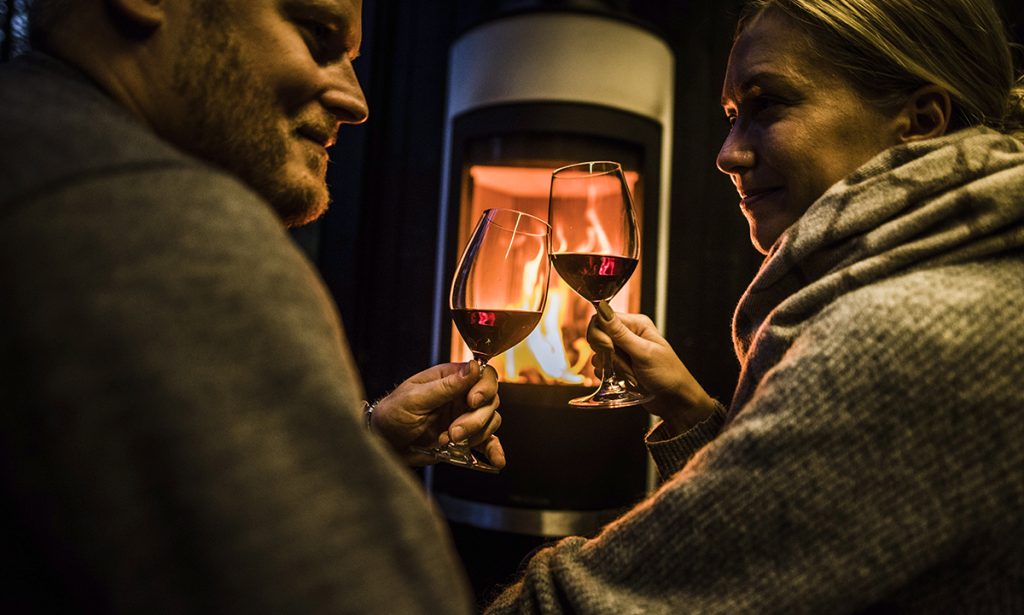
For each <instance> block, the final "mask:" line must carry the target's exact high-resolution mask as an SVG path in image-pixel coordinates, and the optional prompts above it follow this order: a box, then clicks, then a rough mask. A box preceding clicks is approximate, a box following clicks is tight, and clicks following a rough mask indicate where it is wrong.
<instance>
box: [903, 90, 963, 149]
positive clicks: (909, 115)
mask: <svg viewBox="0 0 1024 615" xmlns="http://www.w3.org/2000/svg"><path fill="white" fill-rule="evenodd" d="M900 115H902V116H903V118H902V119H903V122H902V131H901V134H900V141H901V142H902V143H909V142H911V141H921V140H924V139H932V138H935V137H941V136H942V135H944V134H946V130H947V129H949V120H950V118H951V116H952V115H953V101H952V99H951V98H950V96H949V92H948V91H947V90H946V88H943V87H941V86H938V85H934V84H929V85H926V86H923V87H921V88H919V89H918V90H917V91H915V92H914V93H913V94H911V95H910V98H909V99H908V100H907V102H906V104H905V105H904V107H903V110H902V111H901V112H900Z"/></svg>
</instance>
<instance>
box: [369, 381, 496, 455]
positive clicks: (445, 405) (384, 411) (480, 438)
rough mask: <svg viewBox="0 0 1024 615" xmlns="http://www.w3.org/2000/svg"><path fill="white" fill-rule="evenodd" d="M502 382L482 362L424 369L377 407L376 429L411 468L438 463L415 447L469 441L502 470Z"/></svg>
mask: <svg viewBox="0 0 1024 615" xmlns="http://www.w3.org/2000/svg"><path fill="white" fill-rule="evenodd" d="M498 403H499V400H498V378H497V375H496V374H495V372H494V369H493V368H484V369H483V370H481V369H480V365H479V364H478V363H477V362H476V361H469V362H467V363H442V364H440V365H435V366H434V367H431V368H428V369H426V370H423V371H422V372H420V373H418V374H416V375H415V376H412V377H411V378H409V379H408V380H406V381H405V382H403V383H402V384H400V385H399V386H398V388H396V389H395V390H394V391H393V392H392V393H391V394H390V395H388V396H387V397H385V398H383V399H381V400H380V401H379V402H377V406H376V407H375V408H374V411H373V419H372V423H373V424H372V425H371V429H372V430H373V431H374V432H375V433H377V434H379V435H380V436H381V437H383V438H384V439H385V440H387V441H388V443H389V444H391V446H392V448H394V449H395V451H396V452H397V453H398V454H399V456H401V457H402V458H403V459H404V460H405V461H406V463H409V464H410V465H417V466H421V465H427V464H430V463H433V462H434V459H433V458H432V457H430V456H429V455H423V454H418V453H414V452H412V451H410V450H409V447H410V446H420V447H424V448H433V447H434V446H437V445H445V444H447V443H448V441H449V440H453V441H455V442H460V441H463V440H469V444H470V446H472V447H473V448H475V449H477V450H479V451H481V452H483V453H484V455H486V456H487V459H488V460H489V461H490V463H491V464H492V465H494V466H496V467H498V468H503V467H505V451H504V450H503V449H502V447H501V443H500V442H499V441H498V437H497V436H495V435H494V432H495V431H497V429H498V427H499V426H501V415H500V414H498V411H497V410H498Z"/></svg>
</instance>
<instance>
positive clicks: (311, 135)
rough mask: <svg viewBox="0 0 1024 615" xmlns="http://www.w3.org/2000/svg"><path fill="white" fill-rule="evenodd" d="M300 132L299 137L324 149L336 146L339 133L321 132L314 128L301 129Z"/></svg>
mask: <svg viewBox="0 0 1024 615" xmlns="http://www.w3.org/2000/svg"><path fill="white" fill-rule="evenodd" d="M298 132H299V136H301V137H303V138H306V139H309V140H310V141H312V142H313V143H316V144H317V145H319V146H320V147H322V148H324V149H326V148H328V147H330V146H332V145H334V141H335V138H336V136H337V133H335V132H334V131H328V130H319V129H317V128H312V127H305V128H300V129H299V131H298Z"/></svg>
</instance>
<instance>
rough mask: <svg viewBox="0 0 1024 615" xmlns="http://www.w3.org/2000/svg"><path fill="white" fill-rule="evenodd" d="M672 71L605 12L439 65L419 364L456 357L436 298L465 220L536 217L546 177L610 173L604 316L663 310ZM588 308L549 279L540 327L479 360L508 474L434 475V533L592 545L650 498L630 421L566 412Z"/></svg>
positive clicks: (479, 30) (510, 24)
mask: <svg viewBox="0 0 1024 615" xmlns="http://www.w3.org/2000/svg"><path fill="white" fill-rule="evenodd" d="M673 81H674V58H673V55H672V52H671V50H670V49H669V47H668V45H667V44H666V43H665V42H664V41H663V40H662V39H661V38H660V37H659V36H658V35H657V34H655V33H654V32H652V31H651V30H649V29H647V28H646V27H644V26H642V25H640V24H637V23H634V22H632V21H630V20H628V19H625V18H622V17H621V16H618V15H613V14H610V13H607V12H601V11H594V10H580V9H574V8H571V7H558V8H552V7H548V8H545V9H543V10H527V11H522V12H516V13H512V14H506V15H503V16H500V17H499V18H497V19H494V20H491V21H488V22H485V23H483V24H479V25H477V26H476V27H474V28H472V29H470V30H469V31H467V32H465V33H464V34H463V35H462V36H460V37H459V38H458V39H457V40H456V41H455V43H454V44H453V46H452V48H451V52H450V57H449V81H448V90H447V91H448V106H447V117H446V126H445V149H444V154H443V155H444V167H443V168H444V171H443V173H444V175H443V178H442V194H441V201H442V202H441V208H440V211H441V214H440V223H439V224H440V227H439V233H438V236H439V243H438V252H439V254H440V258H439V259H438V263H439V266H438V271H437V275H436V295H435V306H436V311H435V314H434V319H433V331H434V338H433V354H434V357H435V360H437V361H448V360H455V361H464V360H467V359H468V358H469V357H470V355H469V352H468V350H467V349H466V348H465V346H464V345H463V344H462V343H461V340H460V338H459V337H458V334H457V333H453V327H452V326H451V321H450V318H449V311H448V289H449V287H450V284H451V276H452V273H453V271H454V268H455V265H456V261H457V259H458V257H459V254H460V252H461V250H462V248H463V246H464V245H465V243H466V241H467V240H468V237H469V233H470V232H471V231H472V229H473V225H474V224H475V222H476V220H477V219H478V218H479V216H480V213H481V212H482V211H483V210H484V209H487V208H491V207H503V208H513V209H519V210H521V211H524V212H526V213H530V214H532V215H535V216H537V217H540V218H542V219H546V218H547V198H548V189H549V186H550V177H551V172H552V171H553V170H554V169H555V168H558V167H560V166H564V165H566V164H571V163H574V162H579V161H584V160H615V161H618V162H620V163H621V164H622V166H623V169H624V170H625V171H626V175H627V179H628V181H629V183H630V187H631V189H632V191H633V194H634V199H635V205H636V209H637V217H638V219H639V222H640V226H641V232H642V252H641V260H640V266H639V268H638V269H637V271H636V273H635V274H634V275H633V277H632V279H631V280H630V282H629V283H628V284H627V286H626V287H625V288H624V289H623V290H622V291H621V292H620V293H619V294H618V295H617V296H616V298H615V300H614V301H613V302H612V306H613V308H615V309H616V310H619V311H642V312H644V313H646V314H649V315H651V316H652V317H653V318H654V319H655V322H657V323H660V322H662V320H663V317H664V309H665V280H666V277H667V273H668V272H667V238H666V233H667V228H668V216H669V198H668V197H669V188H670V186H669V178H670V168H671V164H670V152H671V149H672V148H671V137H672V108H673V101H672V92H673V88H674V85H673ZM592 314H593V307H592V306H591V305H590V304H589V303H588V302H586V301H585V300H583V299H582V298H580V297H578V296H577V295H575V293H573V292H572V291H571V290H569V288H568V286H566V285H565V284H564V282H562V281H561V280H560V279H559V278H557V275H553V276H552V284H551V286H550V290H549V298H548V306H547V310H546V311H545V314H544V316H543V318H542V322H541V324H540V325H539V326H538V327H537V329H536V330H535V331H534V332H533V334H531V336H530V338H528V339H527V340H526V341H525V342H523V343H522V344H520V345H519V346H517V347H516V348H514V349H512V350H510V351H508V352H507V353H505V354H504V355H502V356H501V357H498V358H495V359H494V360H492V362H491V365H493V366H494V367H495V368H496V369H497V370H498V373H499V379H500V380H501V382H502V383H501V388H500V396H501V400H502V407H501V412H502V415H503V417H504V421H503V424H502V428H501V430H500V432H499V436H500V438H501V440H502V442H503V443H504V446H505V449H506V452H507V455H508V463H509V465H508V467H507V468H506V469H505V470H504V471H503V472H502V473H501V474H499V475H497V476H492V475H482V474H477V473H473V472H469V471H466V470H463V469H459V468H452V467H447V466H445V467H442V466H437V467H434V468H431V469H430V471H429V472H428V474H427V484H428V487H429V489H430V490H431V492H432V494H433V496H434V497H435V499H436V500H437V502H438V504H439V505H440V507H441V509H442V510H443V512H444V513H445V515H446V516H447V517H448V519H449V520H450V521H453V522H456V523H460V524H466V525H469V526H472V527H475V528H480V529H484V530H494V531H500V532H509V533H514V534H522V535H528V536H538V537H556V536H564V535H569V534H582V535H588V534H593V533H595V532H596V531H597V530H598V529H600V527H601V526H602V525H603V524H605V523H607V522H608V521H609V520H611V519H613V518H615V517H616V516H618V515H619V514H620V513H621V512H622V511H623V510H624V509H626V508H628V507H629V506H630V505H632V504H633V503H635V502H636V501H637V500H639V499H641V498H642V497H643V496H644V495H645V494H646V492H647V491H648V490H649V489H650V487H651V486H652V480H653V479H652V476H653V472H652V469H651V468H650V466H649V463H648V458H647V454H646V451H645V449H644V447H643V443H642V437H643V435H644V433H645V432H646V430H647V429H648V427H649V418H648V415H647V413H646V412H645V411H644V410H643V409H642V408H639V407H634V408H623V409H613V410H593V409H576V408H571V407H569V406H568V405H567V404H566V402H567V401H568V400H569V399H571V398H573V397H578V396H580V395H583V394H586V393H589V392H590V391H591V390H593V388H594V387H595V386H596V384H597V381H596V379H595V375H594V372H593V368H592V367H591V365H590V357H591V350H590V348H589V346H588V345H587V344H586V341H585V339H584V336H585V333H586V328H587V324H588V322H589V320H590V317H591V315H592Z"/></svg>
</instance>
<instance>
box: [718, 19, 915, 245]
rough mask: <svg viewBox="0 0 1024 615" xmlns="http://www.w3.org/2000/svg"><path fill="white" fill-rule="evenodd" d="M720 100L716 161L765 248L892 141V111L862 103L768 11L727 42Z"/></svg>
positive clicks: (799, 35) (787, 23) (802, 38)
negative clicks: (722, 126) (724, 122)
mask: <svg viewBox="0 0 1024 615" xmlns="http://www.w3.org/2000/svg"><path fill="white" fill-rule="evenodd" d="M826 57H827V56H826ZM722 106H723V107H724V109H725V112H726V115H727V116H728V117H729V122H730V124H731V125H732V128H731V130H730V132H729V136H728V137H727V138H726V140H725V143H724V144H723V145H722V149H721V151H720V152H719V154H718V168H719V169H721V171H722V172H723V173H727V174H728V175H729V176H730V177H731V178H732V181H733V183H734V184H735V185H736V189H737V191H738V192H739V193H740V199H741V201H740V209H741V210H742V211H743V214H744V215H745V216H746V218H747V222H748V223H749V225H750V237H751V240H752V241H753V243H754V247H756V248H757V249H758V250H759V251H761V252H764V253H767V252H768V250H769V249H770V248H771V247H772V245H773V244H774V243H775V241H776V240H777V239H778V238H779V237H780V236H781V235H782V233H783V232H784V231H785V230H786V229H787V228H789V226H791V225H792V224H793V223H794V222H796V221H797V219H799V218H800V216H802V215H803V214H804V212H805V211H807V208H808V207H809V206H810V205H811V204H812V203H813V202H814V201H816V200H817V199H818V197H820V196H821V195H822V194H824V193H825V191H826V190H828V189H829V187H831V186H832V185H833V184H835V183H836V182H838V181H839V180H841V179H843V178H844V177H845V176H846V175H848V174H849V173H851V172H852V171H854V170H855V169H856V168H857V167H859V166H860V165H862V164H864V163H865V162H867V161H868V160H869V159H871V158H872V157H873V156H875V155H876V154H878V153H879V152H881V151H882V150H884V149H886V148H888V147H890V146H892V145H895V144H896V143H898V142H899V137H898V131H897V128H898V123H897V121H896V114H895V113H892V114H889V113H883V112H882V111H880V110H878V109H876V108H875V107H874V106H872V105H870V104H868V103H867V102H866V101H865V100H864V98H863V97H862V96H861V95H860V94H859V93H858V92H857V91H856V90H855V89H854V87H853V85H852V84H850V83H848V82H847V81H846V80H844V79H843V78H842V77H840V76H839V74H838V73H837V72H836V71H835V70H833V69H832V68H831V67H830V66H829V65H828V63H827V62H826V61H824V60H823V59H822V54H818V53H815V51H814V48H813V47H812V45H811V43H810V42H809V40H808V39H807V37H806V35H805V34H804V32H803V31H802V30H801V29H800V28H799V27H798V26H797V25H796V24H795V23H793V22H792V21H791V20H790V19H789V18H788V17H785V16H783V15H781V14H779V13H775V12H772V11H771V10H769V11H768V12H766V13H764V14H762V16H761V17H759V18H757V19H756V20H755V21H754V22H753V23H752V24H751V25H749V26H748V27H747V28H746V29H745V30H744V31H743V32H742V33H741V34H740V36H739V38H738V39H737V40H736V43H735V44H734V45H733V48H732V53H731V54H730V56H729V65H728V67H727V69H726V76H725V85H724V87H723V89H722Z"/></svg>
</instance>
